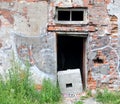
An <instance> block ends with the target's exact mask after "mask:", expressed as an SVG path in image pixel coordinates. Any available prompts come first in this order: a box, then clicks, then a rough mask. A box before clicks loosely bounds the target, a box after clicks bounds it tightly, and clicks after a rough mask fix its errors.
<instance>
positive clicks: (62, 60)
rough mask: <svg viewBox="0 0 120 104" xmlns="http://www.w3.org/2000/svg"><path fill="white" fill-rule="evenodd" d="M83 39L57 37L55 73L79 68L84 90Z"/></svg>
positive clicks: (69, 36) (68, 36)
mask: <svg viewBox="0 0 120 104" xmlns="http://www.w3.org/2000/svg"><path fill="white" fill-rule="evenodd" d="M85 39H86V38H83V37H76V36H71V35H67V36H65V35H58V36H57V71H64V70H67V69H76V68H79V69H80V72H81V77H82V83H83V87H84V88H85V68H84V62H85Z"/></svg>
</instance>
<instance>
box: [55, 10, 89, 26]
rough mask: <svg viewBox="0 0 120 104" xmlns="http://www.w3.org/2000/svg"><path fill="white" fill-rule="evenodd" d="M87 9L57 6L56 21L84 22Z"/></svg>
mask: <svg viewBox="0 0 120 104" xmlns="http://www.w3.org/2000/svg"><path fill="white" fill-rule="evenodd" d="M86 10H87V9H85V8H57V9H56V15H57V16H56V22H58V23H63V24H66V23H67V24H72V23H75V22H76V23H75V24H77V23H83V22H84V23H86V20H87V14H86V13H87V12H86Z"/></svg>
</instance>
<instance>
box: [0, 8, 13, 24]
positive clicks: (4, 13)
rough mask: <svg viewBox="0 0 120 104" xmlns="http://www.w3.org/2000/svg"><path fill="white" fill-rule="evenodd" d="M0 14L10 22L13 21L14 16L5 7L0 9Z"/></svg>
mask: <svg viewBox="0 0 120 104" xmlns="http://www.w3.org/2000/svg"><path fill="white" fill-rule="evenodd" d="M0 15H2V16H3V17H4V18H5V19H7V20H8V21H9V23H10V24H13V23H14V18H13V16H12V13H11V11H9V10H5V9H0Z"/></svg>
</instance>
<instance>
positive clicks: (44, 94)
mask: <svg viewBox="0 0 120 104" xmlns="http://www.w3.org/2000/svg"><path fill="white" fill-rule="evenodd" d="M29 68H30V65H29V64H26V67H25V68H24V69H22V68H21V67H20V64H19V63H17V62H15V61H13V62H12V67H11V69H9V75H8V80H6V81H3V80H2V79H0V104H47V103H48V104H54V103H56V102H59V100H60V98H61V95H60V90H59V87H58V86H54V85H53V84H52V83H51V82H50V80H44V81H43V86H42V90H41V91H37V90H36V89H35V87H34V86H35V85H34V84H33V83H32V82H31V81H30V80H29V76H30V72H29ZM57 104H58V103H57Z"/></svg>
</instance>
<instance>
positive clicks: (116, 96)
mask: <svg viewBox="0 0 120 104" xmlns="http://www.w3.org/2000/svg"><path fill="white" fill-rule="evenodd" d="M96 99H97V101H98V102H102V104H120V92H116V91H114V92H112V91H108V90H104V92H103V93H101V92H99V91H98V93H97V96H96Z"/></svg>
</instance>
